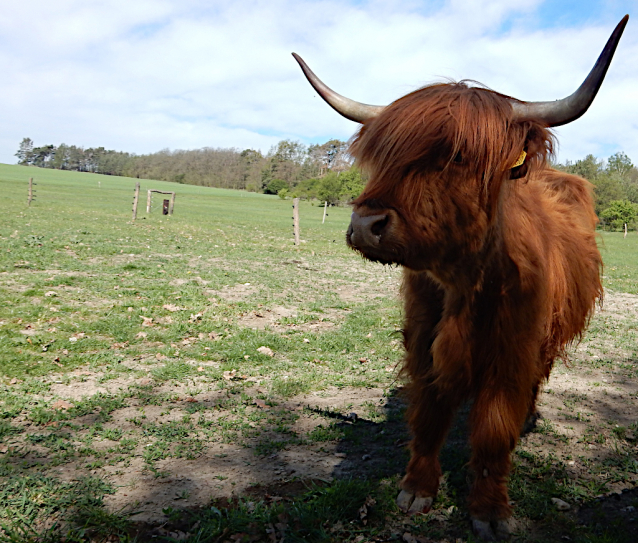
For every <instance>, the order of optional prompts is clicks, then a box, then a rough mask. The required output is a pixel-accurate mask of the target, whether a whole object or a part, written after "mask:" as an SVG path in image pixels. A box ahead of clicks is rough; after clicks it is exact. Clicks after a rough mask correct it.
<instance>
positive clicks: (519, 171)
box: [510, 157, 529, 179]
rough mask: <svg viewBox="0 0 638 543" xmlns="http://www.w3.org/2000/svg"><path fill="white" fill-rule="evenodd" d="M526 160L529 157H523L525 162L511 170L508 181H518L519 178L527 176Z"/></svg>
mask: <svg viewBox="0 0 638 543" xmlns="http://www.w3.org/2000/svg"><path fill="white" fill-rule="evenodd" d="M528 159H529V157H525V162H523V163H522V164H521V165H520V166H516V168H512V169H511V170H510V179H520V178H521V177H525V176H526V175H527V171H528V170H529V167H528V162H527V161H528Z"/></svg>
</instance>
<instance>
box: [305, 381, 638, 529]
mask: <svg viewBox="0 0 638 543" xmlns="http://www.w3.org/2000/svg"><path fill="white" fill-rule="evenodd" d="M406 400H407V399H406V397H405V394H404V393H403V392H402V391H401V390H394V391H392V392H391V393H390V396H389V398H388V400H387V402H386V404H385V417H383V420H382V421H381V422H374V421H372V420H368V419H365V418H360V417H353V416H352V415H343V414H340V413H335V412H332V411H326V410H322V409H319V408H315V409H313V411H314V412H316V413H317V414H318V415H321V416H322V417H326V418H333V419H336V420H338V421H339V422H338V423H337V426H338V427H340V428H341V429H342V430H343V438H342V439H341V440H340V441H339V442H338V444H337V447H336V453H337V454H338V455H340V456H341V455H343V460H342V461H341V462H340V463H339V464H338V465H337V466H336V467H335V469H334V471H333V477H334V478H335V479H348V478H361V479H366V480H371V481H380V480H382V479H388V478H389V479H392V480H393V481H396V482H398V480H399V479H400V477H402V476H403V475H404V474H405V468H406V466H407V463H408V460H409V456H410V454H409V450H408V444H409V440H410V438H411V436H410V432H409V429H408V427H407V424H406V416H405V411H406V406H407V405H406ZM470 407H471V404H469V403H468V404H465V405H463V406H461V408H460V409H459V411H458V413H457V414H456V417H455V420H454V423H453V424H452V426H451V428H450V432H449V434H448V436H447V439H446V441H445V444H444V446H443V448H442V450H441V454H440V461H441V467H442V470H443V472H444V473H445V475H446V476H445V480H444V482H443V483H442V486H441V489H440V491H439V495H441V493H445V494H447V496H448V498H450V497H452V496H453V500H452V501H453V502H455V503H457V504H459V506H460V508H461V509H462V510H464V509H465V505H464V504H465V501H466V499H467V496H468V494H469V490H470V484H471V474H470V472H469V469H468V463H469V460H470V455H471V448H470V445H469V441H468V436H469V424H468V419H469V413H470ZM541 421H542V415H541V417H539V419H538V420H536V421H534V424H532V425H530V426H529V427H527V428H526V430H525V434H524V435H527V434H529V433H531V432H534V431H535V430H536V428H537V424H538V423H540V422H541ZM522 437H524V436H522ZM514 469H516V468H514ZM396 490H397V493H398V491H399V488H398V486H397V489H396ZM552 497H553V496H551V495H547V496H546V501H547V502H548V503H549V502H550V501H551V498H552ZM449 503H450V500H446V499H445V498H444V499H443V500H442V501H441V500H440V501H439V502H438V503H437V502H435V506H437V505H438V506H439V507H447V505H449ZM550 516H551V515H550ZM569 518H570V519H571V522H573V523H575V524H576V525H581V526H584V527H586V528H587V531H588V532H589V533H592V532H593V533H594V534H599V535H601V537H603V540H604V538H605V537H612V538H613V539H612V540H613V541H618V542H621V541H622V542H625V541H627V542H628V541H632V542H633V541H638V488H632V489H626V490H624V491H623V492H620V493H610V494H607V495H604V496H600V497H597V498H595V499H591V500H586V501H584V502H582V503H580V505H579V507H578V508H577V509H575V510H572V512H570V514H569ZM448 528H452V526H449V527H448ZM528 528H530V531H531V532H534V531H535V530H534V529H533V528H532V527H531V526H528ZM557 529H558V528H557ZM446 531H447V530H446ZM452 531H456V530H454V529H453V528H452Z"/></svg>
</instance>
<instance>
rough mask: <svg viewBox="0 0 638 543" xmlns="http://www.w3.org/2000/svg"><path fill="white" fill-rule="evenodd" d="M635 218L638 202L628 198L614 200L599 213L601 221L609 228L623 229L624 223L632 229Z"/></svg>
mask: <svg viewBox="0 0 638 543" xmlns="http://www.w3.org/2000/svg"><path fill="white" fill-rule="evenodd" d="M637 218H638V204H633V203H631V202H630V201H629V200H614V201H612V202H610V203H609V207H607V208H606V209H604V210H603V211H602V212H601V213H600V220H601V222H603V225H605V226H607V227H608V228H609V229H610V230H623V229H624V225H625V224H626V225H627V228H632V229H633V228H635V225H636V219H637Z"/></svg>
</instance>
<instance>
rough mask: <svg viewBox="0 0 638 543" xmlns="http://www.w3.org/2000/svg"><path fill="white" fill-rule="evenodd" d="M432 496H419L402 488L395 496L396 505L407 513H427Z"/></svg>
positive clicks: (430, 506) (430, 505)
mask: <svg viewBox="0 0 638 543" xmlns="http://www.w3.org/2000/svg"><path fill="white" fill-rule="evenodd" d="M432 501H433V498H431V497H427V498H423V497H419V496H415V495H414V494H412V492H408V491H407V490H402V491H401V492H400V493H399V496H398V497H397V505H398V506H399V509H401V511H403V512H404V513H407V514H408V515H416V514H417V513H427V512H428V511H429V510H430V509H431V508H432Z"/></svg>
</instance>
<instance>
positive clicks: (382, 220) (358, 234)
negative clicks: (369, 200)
mask: <svg viewBox="0 0 638 543" xmlns="http://www.w3.org/2000/svg"><path fill="white" fill-rule="evenodd" d="M389 221H390V217H389V216H388V215H386V214H383V215H367V216H365V217H362V216H361V215H359V214H358V213H357V212H356V211H354V212H353V213H352V217H351V219H350V227H349V228H348V239H349V240H350V245H352V246H353V247H357V248H364V247H377V246H378V245H379V243H380V242H381V237H382V235H383V231H384V230H385V229H386V227H387V226H388V223H389Z"/></svg>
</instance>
